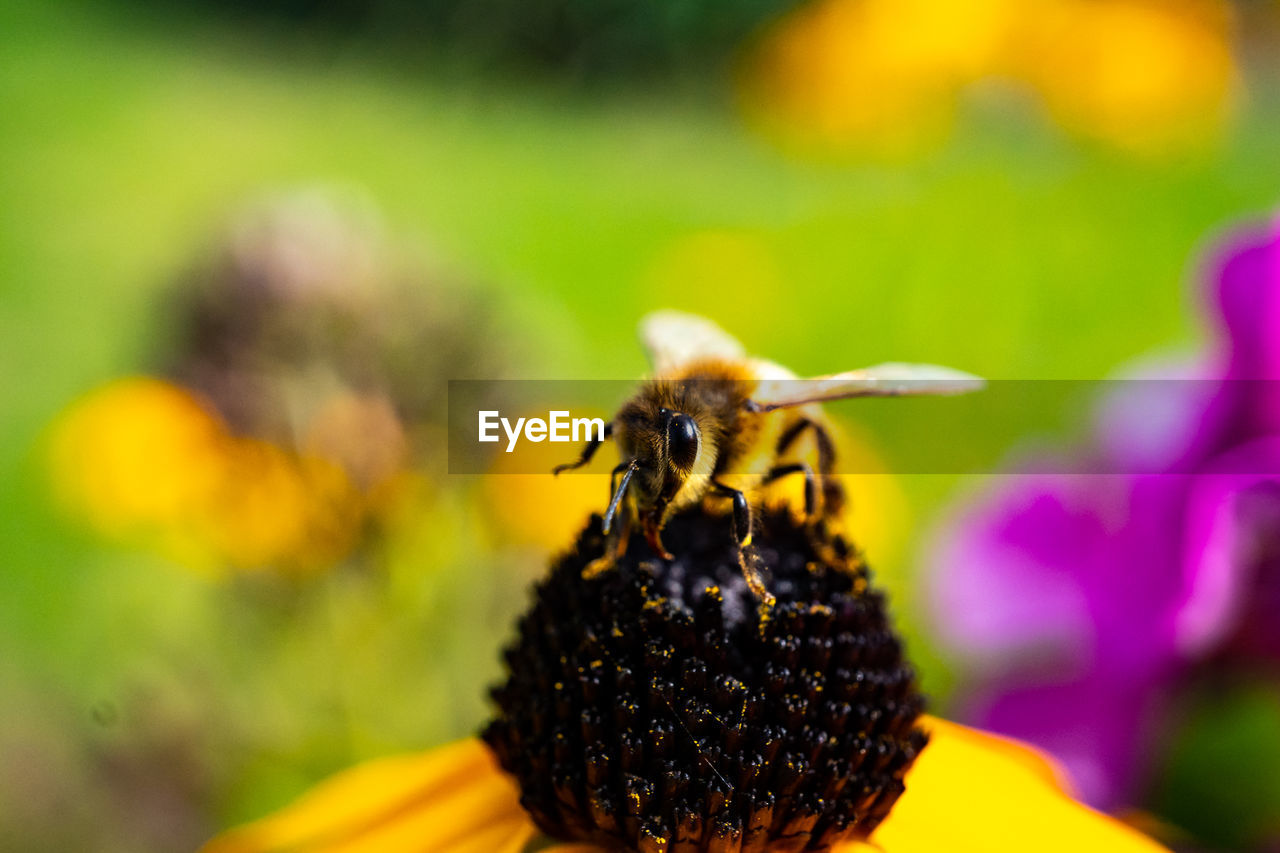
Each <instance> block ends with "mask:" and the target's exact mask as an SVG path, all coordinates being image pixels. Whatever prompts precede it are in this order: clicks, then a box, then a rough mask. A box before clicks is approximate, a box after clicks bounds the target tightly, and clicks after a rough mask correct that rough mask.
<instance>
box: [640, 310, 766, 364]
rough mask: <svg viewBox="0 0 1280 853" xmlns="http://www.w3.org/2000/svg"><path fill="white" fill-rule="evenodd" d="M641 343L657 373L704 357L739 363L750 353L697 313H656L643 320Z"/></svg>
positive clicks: (641, 323)
mask: <svg viewBox="0 0 1280 853" xmlns="http://www.w3.org/2000/svg"><path fill="white" fill-rule="evenodd" d="M640 342H641V343H642V344H643V345H644V348H645V351H646V352H647V353H648V355H649V363H650V364H651V365H652V366H653V370H654V372H655V373H664V372H666V371H668V370H671V369H673V368H678V367H680V366H682V365H685V364H688V363H689V362H691V361H696V360H697V359H700V358H723V359H730V360H738V359H742V358H745V357H746V350H744V349H743V348H742V344H740V343H738V342H737V340H735V339H734V338H733V336H731V335H730V334H729V333H728V332H726V331H725V330H724V329H721V328H720V327H719V326H717V325H716V324H715V323H713V322H711V321H710V320H708V319H706V318H705V317H699V316H697V315H695V314H686V313H684V312H682V311H655V312H653V313H652V314H649V315H648V316H646V317H645V318H644V319H643V320H641V321H640Z"/></svg>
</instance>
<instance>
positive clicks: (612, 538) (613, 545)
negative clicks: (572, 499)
mask: <svg viewBox="0 0 1280 853" xmlns="http://www.w3.org/2000/svg"><path fill="white" fill-rule="evenodd" d="M630 541H631V513H629V512H626V511H623V512H621V513H619V518H618V526H617V527H615V528H614V529H613V532H612V533H610V534H608V535H606V536H605V540H604V553H603V554H601V555H600V556H599V557H596V558H595V559H594V560H592V561H591V562H590V563H587V567H586V568H585V569H583V570H582V579H583V580H591V579H592V578H594V577H599V576H600V575H602V574H604V573H605V572H607V571H609V570H610V569H612V568H613V567H614V566H615V565H616V564H617V562H618V561H619V560H621V559H622V558H623V556H624V555H625V554H626V553H627V543H628V542H630Z"/></svg>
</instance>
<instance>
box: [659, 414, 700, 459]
mask: <svg viewBox="0 0 1280 853" xmlns="http://www.w3.org/2000/svg"><path fill="white" fill-rule="evenodd" d="M698 441H699V435H698V425H697V424H696V423H694V422H693V418H691V417H689V416H688V415H675V416H674V417H672V418H671V420H670V421H669V422H668V423H667V453H668V455H669V457H670V459H671V462H672V463H673V464H675V465H678V466H680V467H681V468H690V467H692V466H693V462H694V460H695V459H697V458H698Z"/></svg>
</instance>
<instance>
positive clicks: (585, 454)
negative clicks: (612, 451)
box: [551, 421, 613, 496]
mask: <svg viewBox="0 0 1280 853" xmlns="http://www.w3.org/2000/svg"><path fill="white" fill-rule="evenodd" d="M587 432H590V430H587ZM612 435H613V421H609V423H607V424H605V425H604V435H603V436H601V437H600V438H593V439H591V440H590V441H588V442H587V443H586V446H584V447H583V448H582V454H581V455H580V456H579V457H578V461H577V462H566V463H565V464H563V465H557V466H556V467H554V468H552V469H551V473H552V474H555V475H557V476H558V475H559V474H560V472H561V471H572V470H573V469H575V468H581V467H582V466H583V465H586V464H587V463H588V462H590V461H591V457H592V456H595V455H596V451H597V450H599V449H600V445H601V444H603V443H604V442H605V440H606V439H608V438H610V437H611V436H612ZM609 494H610V496H612V494H613V490H612V489H610V491H609Z"/></svg>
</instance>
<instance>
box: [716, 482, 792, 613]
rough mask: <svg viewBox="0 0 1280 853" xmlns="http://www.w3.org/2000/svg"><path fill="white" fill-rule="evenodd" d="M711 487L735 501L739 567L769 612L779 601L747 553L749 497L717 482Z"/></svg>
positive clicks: (749, 535) (749, 528) (762, 605)
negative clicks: (767, 586) (765, 583)
mask: <svg viewBox="0 0 1280 853" xmlns="http://www.w3.org/2000/svg"><path fill="white" fill-rule="evenodd" d="M711 485H712V487H713V488H714V489H715V490H716V491H717V492H719V493H720V494H722V495H724V496H725V497H727V498H731V499H732V500H733V539H734V542H736V543H737V545H738V565H739V566H740V567H741V568H742V576H743V577H744V578H745V579H746V581H747V586H748V587H749V588H750V589H751V592H752V594H754V595H755V597H756V600H757V601H759V602H760V606H761V608H762V609H763V610H764V611H765V612H767V611H768V610H770V609H772V607H773V605H774V604H775V603H776V601H777V600H776V599H775V598H774V597H773V594H772V593H770V592H769V590H768V589H766V588H765V585H764V577H763V576H762V575H761V573H760V569H759V567H758V566H757V565H756V564H755V562H754V561H752V560H751V559H750V555H749V554H748V552H747V549H748V548H749V547H750V546H751V504H750V503H748V501H747V496H746V495H745V494H744V493H742V492H741V491H739V490H738V489H734V488H730V487H729V486H726V485H724V484H723V483H717V482H715V481H712V483H711Z"/></svg>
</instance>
